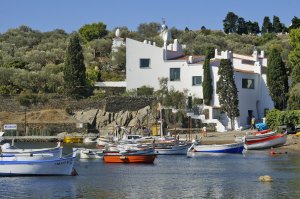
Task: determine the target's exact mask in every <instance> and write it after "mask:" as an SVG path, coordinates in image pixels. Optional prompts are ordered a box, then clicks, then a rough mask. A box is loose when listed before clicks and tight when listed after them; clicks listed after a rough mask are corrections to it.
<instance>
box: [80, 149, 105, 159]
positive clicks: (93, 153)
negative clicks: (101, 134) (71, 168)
mask: <svg viewBox="0 0 300 199" xmlns="http://www.w3.org/2000/svg"><path fill="white" fill-rule="evenodd" d="M79 157H80V159H99V158H102V157H103V149H80V153H79Z"/></svg>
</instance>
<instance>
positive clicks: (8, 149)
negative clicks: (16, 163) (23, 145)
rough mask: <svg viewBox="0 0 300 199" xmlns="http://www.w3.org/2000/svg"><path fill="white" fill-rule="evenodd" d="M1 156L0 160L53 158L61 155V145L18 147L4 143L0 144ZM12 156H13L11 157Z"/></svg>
mask: <svg viewBox="0 0 300 199" xmlns="http://www.w3.org/2000/svg"><path fill="white" fill-rule="evenodd" d="M1 156H2V157H1ZM1 156H0V157H1V158H2V160H8V159H13V160H21V161H26V160H53V159H58V158H61V157H62V147H60V145H59V146H57V147H54V148H42V149H19V148H14V147H12V146H10V144H9V143H5V144H3V145H1ZM9 156H10V157H9ZM12 156H14V157H13V158H12Z"/></svg>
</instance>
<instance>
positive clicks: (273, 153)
mask: <svg viewBox="0 0 300 199" xmlns="http://www.w3.org/2000/svg"><path fill="white" fill-rule="evenodd" d="M269 154H270V155H271V156H274V155H280V154H287V152H286V151H285V152H277V151H275V150H274V149H273V148H271V150H270V152H269Z"/></svg>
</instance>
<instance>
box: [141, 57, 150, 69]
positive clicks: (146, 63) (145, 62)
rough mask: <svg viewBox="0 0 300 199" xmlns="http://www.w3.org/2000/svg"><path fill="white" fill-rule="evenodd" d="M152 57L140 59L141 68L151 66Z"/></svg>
mask: <svg viewBox="0 0 300 199" xmlns="http://www.w3.org/2000/svg"><path fill="white" fill-rule="evenodd" d="M149 67H150V59H140V68H149Z"/></svg>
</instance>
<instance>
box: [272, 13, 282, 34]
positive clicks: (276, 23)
mask: <svg viewBox="0 0 300 199" xmlns="http://www.w3.org/2000/svg"><path fill="white" fill-rule="evenodd" d="M273 30H274V32H275V33H280V32H282V31H283V25H282V23H281V22H280V19H279V17H277V16H275V15H274V16H273Z"/></svg>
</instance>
